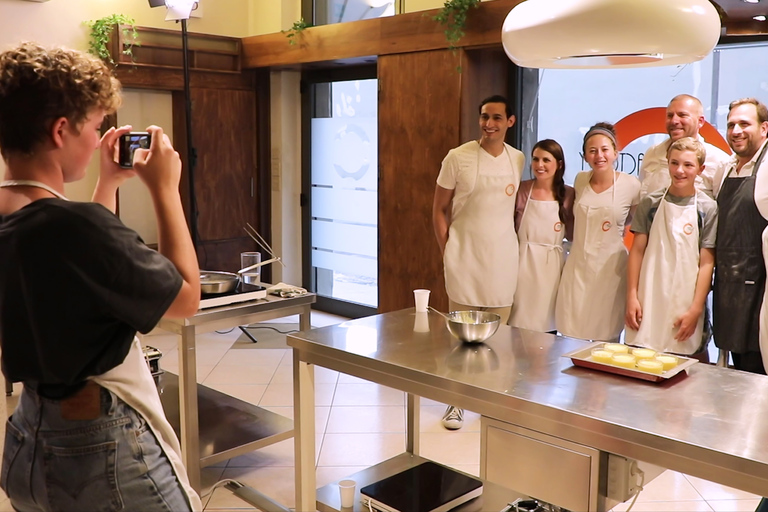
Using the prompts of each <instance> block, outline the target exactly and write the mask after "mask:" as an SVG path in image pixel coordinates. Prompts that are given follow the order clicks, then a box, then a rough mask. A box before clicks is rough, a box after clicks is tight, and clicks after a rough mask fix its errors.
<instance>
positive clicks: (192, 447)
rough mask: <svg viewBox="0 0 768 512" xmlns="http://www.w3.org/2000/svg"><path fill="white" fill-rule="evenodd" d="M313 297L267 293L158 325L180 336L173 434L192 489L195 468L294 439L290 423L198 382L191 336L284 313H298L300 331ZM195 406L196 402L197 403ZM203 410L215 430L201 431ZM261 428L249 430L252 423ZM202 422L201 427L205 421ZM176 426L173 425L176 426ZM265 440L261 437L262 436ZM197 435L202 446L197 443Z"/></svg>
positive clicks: (170, 389)
mask: <svg viewBox="0 0 768 512" xmlns="http://www.w3.org/2000/svg"><path fill="white" fill-rule="evenodd" d="M315 299H316V296H315V294H313V293H308V294H306V295H302V296H299V297H291V298H281V297H276V296H273V295H268V296H267V298H266V299H259V300H255V301H249V302H240V303H236V304H230V305H227V306H221V307H215V308H209V309H202V310H199V311H198V312H197V313H195V314H194V315H193V316H191V317H189V318H184V319H168V318H163V319H162V320H161V321H160V323H159V324H158V327H160V328H161V329H165V330H167V331H171V332H173V333H176V334H178V335H180V336H181V341H180V343H179V378H178V418H179V419H178V423H179V424H178V433H179V438H180V441H181V452H182V457H183V460H184V464H185V465H186V467H187V472H188V473H189V480H190V483H191V484H192V487H194V488H195V490H197V491H200V468H201V467H204V466H208V465H211V464H215V463H216V462H219V461H221V460H225V459H228V458H231V457H234V456H236V455H240V454H242V453H247V452H249V451H253V450H254V449H257V448H259V447H263V446H266V445H268V444H272V443H276V442H278V441H282V440H284V439H288V438H290V437H291V436H292V435H293V430H292V429H290V427H288V428H286V421H287V422H288V423H287V424H288V425H290V420H285V421H282V420H281V418H282V417H278V415H275V414H274V413H272V412H270V411H267V410H265V409H261V408H259V407H255V406H252V405H250V404H246V403H245V402H242V401H240V400H237V399H235V398H232V397H228V396H227V395H224V394H222V393H218V392H217V391H214V390H211V389H208V388H204V387H203V386H199V388H200V389H199V390H198V384H197V353H196V351H195V336H196V334H198V333H200V334H202V333H206V332H211V331H216V330H221V329H230V328H232V327H237V326H239V325H246V324H251V323H254V322H262V321H265V320H272V319H275V318H281V317H285V316H289V315H296V314H298V315H299V327H300V328H301V329H302V330H308V329H310V328H311V325H310V314H311V306H312V304H313V303H314V302H315ZM161 385H162V387H163V395H162V398H163V402H164V404H167V403H168V402H169V401H173V400H174V397H175V394H174V389H175V388H176V382H175V381H174V379H173V377H169V378H166V377H165V376H163V379H162V381H161ZM199 402H200V403H199ZM165 407H166V411H167V413H166V415H167V416H168V418H169V420H170V421H171V422H172V423H173V422H174V420H175V417H176V413H175V411H174V408H172V407H168V405H165ZM201 410H202V411H204V412H205V413H206V415H207V416H209V417H208V418H207V419H208V420H209V421H208V423H211V422H210V420H211V418H215V421H214V424H216V428H215V429H209V431H206V432H202V433H201V431H200V419H199V412H200V411H201ZM256 423H258V424H260V425H262V426H264V425H265V424H269V425H268V426H267V427H266V428H263V429H261V431H259V430H258V429H256V430H254V428H253V425H254V424H256ZM204 424H205V423H204ZM175 427H176V425H175ZM264 436H266V437H264ZM201 437H202V438H203V442H202V443H201Z"/></svg>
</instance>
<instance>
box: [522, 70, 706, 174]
mask: <svg viewBox="0 0 768 512" xmlns="http://www.w3.org/2000/svg"><path fill="white" fill-rule="evenodd" d="M712 70H713V57H712V55H710V56H708V57H707V58H705V59H704V60H702V61H699V62H694V63H692V64H687V65H685V66H662V67H656V68H633V69H587V70H571V69H547V70H540V71H539V90H538V94H536V95H532V97H533V98H534V102H535V101H536V100H537V101H538V104H537V105H536V104H535V103H534V104H531V103H530V102H529V103H528V104H525V103H524V107H523V119H528V120H530V121H529V122H527V123H524V125H523V138H524V140H525V144H524V147H532V145H533V144H534V143H535V142H536V141H537V140H540V139H555V140H556V141H557V142H559V143H560V144H561V145H562V146H563V150H564V151H565V161H566V173H565V181H566V183H568V184H573V179H574V178H575V176H576V174H577V173H578V172H579V171H582V170H587V169H588V168H589V166H588V165H587V164H586V162H584V160H583V154H582V149H581V145H582V138H583V137H584V134H585V133H586V131H587V130H588V129H589V127H590V126H592V125H593V124H595V123H596V122H598V121H608V122H610V123H616V122H617V121H619V120H620V119H622V118H624V117H625V116H627V115H629V114H632V113H634V112H638V111H640V110H643V109H646V108H652V107H664V108H666V106H667V104H668V103H669V100H670V99H672V97H674V96H675V95H677V94H681V93H687V94H692V95H694V96H696V97H698V98H699V99H700V100H701V101H702V103H703V104H704V116H705V117H706V118H707V119H710V118H711V111H712V109H711V108H710V105H711V98H712V92H713V89H712ZM536 108H538V112H536ZM533 113H536V116H535V118H534V116H533ZM666 136H667V135H666V133H664V127H661V129H660V130H659V134H647V135H644V136H642V137H640V138H638V139H636V140H635V141H634V142H632V143H631V144H629V145H628V146H627V147H626V148H625V149H624V150H623V151H622V154H621V156H620V158H619V159H618V163H617V165H618V166H619V170H621V171H623V172H626V173H628V174H633V175H637V174H638V171H639V169H640V162H642V155H643V153H644V152H645V150H646V149H648V148H649V147H650V146H651V145H653V144H656V143H658V142H661V141H662V140H664V139H665V138H666ZM526 157H527V158H528V159H529V161H530V158H529V157H528V155H526Z"/></svg>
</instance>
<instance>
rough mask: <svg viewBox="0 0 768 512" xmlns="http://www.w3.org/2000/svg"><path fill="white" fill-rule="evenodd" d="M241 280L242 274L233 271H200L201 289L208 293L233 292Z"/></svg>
mask: <svg viewBox="0 0 768 512" xmlns="http://www.w3.org/2000/svg"><path fill="white" fill-rule="evenodd" d="M239 282H240V276H239V275H237V274H233V273H232V272H216V271H213V270H201V271H200V291H202V292H203V293H204V294H206V295H208V294H215V293H227V292H231V291H232V290H234V289H235V288H237V284H238V283H239Z"/></svg>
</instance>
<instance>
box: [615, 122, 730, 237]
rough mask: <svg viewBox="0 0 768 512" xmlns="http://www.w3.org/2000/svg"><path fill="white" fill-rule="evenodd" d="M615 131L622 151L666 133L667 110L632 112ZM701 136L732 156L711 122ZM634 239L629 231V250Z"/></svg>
mask: <svg viewBox="0 0 768 512" xmlns="http://www.w3.org/2000/svg"><path fill="white" fill-rule="evenodd" d="M614 129H615V130H616V142H617V143H618V147H617V148H616V150H617V151H621V150H622V149H624V148H625V147H627V146H628V145H630V144H631V143H632V142H634V141H635V140H637V139H639V138H640V137H644V136H646V135H653V134H655V133H666V132H667V108H666V107H653V108H646V109H643V110H638V111H637V112H632V113H631V114H629V115H627V116H625V117H623V118H622V119H621V120H619V121H618V122H617V123H616V124H615V125H614ZM699 134H700V135H701V136H702V137H704V140H705V141H707V142H708V143H710V144H712V145H713V146H715V147H717V148H720V149H722V150H723V151H725V152H726V153H728V154H729V155H730V154H731V148H730V146H728V143H727V142H726V140H725V139H724V138H723V136H722V135H720V132H718V131H717V130H716V129H715V127H714V126H712V125H711V124H709V122H707V121H704V126H702V127H701V130H699ZM633 239H634V236H633V233H632V232H631V231H627V232H626V234H625V235H624V245H626V247H627V249H630V248H632V240H633Z"/></svg>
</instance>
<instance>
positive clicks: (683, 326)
mask: <svg viewBox="0 0 768 512" xmlns="http://www.w3.org/2000/svg"><path fill="white" fill-rule="evenodd" d="M700 316H701V311H697V310H695V309H689V310H688V311H686V312H685V313H683V314H682V315H680V316H679V317H677V320H675V324H674V327H675V328H676V329H677V334H676V335H675V339H676V340H677V341H685V340H687V339H688V338H690V337H691V336H693V333H694V332H695V331H696V324H697V323H698V322H699V317H700Z"/></svg>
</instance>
